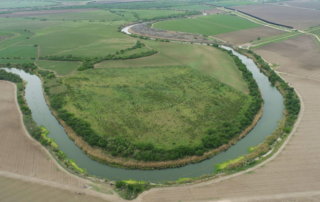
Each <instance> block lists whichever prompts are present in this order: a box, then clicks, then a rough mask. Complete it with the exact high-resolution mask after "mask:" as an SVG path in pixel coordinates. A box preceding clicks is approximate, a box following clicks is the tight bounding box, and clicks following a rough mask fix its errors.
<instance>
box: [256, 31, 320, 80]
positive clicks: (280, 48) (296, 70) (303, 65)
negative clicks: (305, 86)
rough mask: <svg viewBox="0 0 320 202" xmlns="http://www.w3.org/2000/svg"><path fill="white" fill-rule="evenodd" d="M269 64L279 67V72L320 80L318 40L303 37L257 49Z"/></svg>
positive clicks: (306, 36)
mask: <svg viewBox="0 0 320 202" xmlns="http://www.w3.org/2000/svg"><path fill="white" fill-rule="evenodd" d="M255 52H257V54H259V55H261V56H262V57H263V58H264V59H266V60H267V61H268V62H271V63H274V64H277V65H279V66H280V67H277V71H280V72H286V73H289V74H294V75H299V76H304V77H308V78H315V79H320V74H319V71H318V70H319V64H320V58H319V57H318V56H319V54H320V50H319V47H318V45H317V43H316V39H315V38H314V37H313V36H308V35H302V36H298V37H295V38H291V39H288V40H285V41H281V42H278V43H273V44H269V45H266V46H262V47H259V48H257V49H255Z"/></svg>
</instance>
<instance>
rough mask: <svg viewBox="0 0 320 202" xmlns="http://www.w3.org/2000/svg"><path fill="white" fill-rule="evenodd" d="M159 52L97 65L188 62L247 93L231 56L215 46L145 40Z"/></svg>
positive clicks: (151, 64)
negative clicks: (148, 55) (144, 56)
mask: <svg viewBox="0 0 320 202" xmlns="http://www.w3.org/2000/svg"><path fill="white" fill-rule="evenodd" d="M142 43H145V44H147V45H148V46H149V47H151V48H152V49H155V50H158V51H159V52H160V53H158V54H156V55H153V56H150V57H146V58H139V59H133V60H125V61H105V62H102V63H100V64H98V65H97V67H98V68H114V67H142V66H159V65H160V66H168V65H186V66H190V67H192V68H194V69H196V70H199V71H202V72H204V73H206V74H208V75H210V76H211V77H213V78H215V79H217V80H219V81H221V82H223V83H226V84H228V85H230V86H232V87H234V88H236V89H238V90H240V91H242V92H245V93H248V87H247V84H246V83H245V82H244V81H243V80H242V78H241V74H240V72H239V70H238V68H237V67H236V66H235V64H234V62H233V61H232V60H231V58H230V56H229V55H228V54H226V53H223V52H221V51H219V50H217V49H215V48H212V47H209V46H201V45H190V44H178V43H161V42H157V41H142Z"/></svg>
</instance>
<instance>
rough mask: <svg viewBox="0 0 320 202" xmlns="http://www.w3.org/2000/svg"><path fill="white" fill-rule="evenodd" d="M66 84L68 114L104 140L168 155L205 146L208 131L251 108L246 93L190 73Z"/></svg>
mask: <svg viewBox="0 0 320 202" xmlns="http://www.w3.org/2000/svg"><path fill="white" fill-rule="evenodd" d="M62 82H63V84H64V85H66V86H70V88H68V92H67V93H68V97H67V100H66V102H67V104H66V105H65V106H64V109H67V110H68V111H69V112H71V113H74V114H76V116H77V117H79V118H81V119H84V120H86V121H88V122H89V123H90V124H91V126H92V127H93V129H94V130H95V131H98V132H99V134H100V135H101V136H104V137H109V138H110V137H117V136H119V135H120V136H123V137H124V138H126V139H128V140H130V142H136V143H139V142H144V143H153V144H154V145H155V147H157V148H164V149H172V148H173V147H176V146H180V145H197V144H200V143H201V138H202V137H204V135H206V130H208V127H213V126H215V129H216V130H219V129H220V128H223V126H222V125H221V124H222V123H224V122H226V121H227V122H234V121H236V120H238V119H239V118H240V116H241V115H242V114H243V113H244V111H246V109H247V107H248V104H249V103H250V98H249V97H248V96H247V95H245V94H244V93H241V92H239V91H237V90H234V89H233V88H231V87H229V86H227V85H223V84H221V83H220V82H218V81H217V80H215V79H213V78H210V77H209V76H207V75H205V74H203V73H201V72H198V71H197V70H194V69H192V68H190V67H181V66H180V67H179V66H169V67H142V68H141V67H140V68H105V69H95V70H87V71H85V72H79V73H77V74H75V75H73V76H69V77H66V78H63V79H62ZM177 85H178V86H177ZM75 87H76V88H77V90H72V89H74V88H75ZM213 89H219V90H213ZM212 91H213V92H212ZM84 97H87V98H89V100H90V101H89V100H88V99H83V98H84ZM105 103H108V105H107V106H106V105H105ZM132 103H133V104H132ZM195 103H197V104H195ZM214 103H215V104H214ZM213 106H214V107H213ZM221 108H223V109H224V113H221ZM104 114H105V115H104ZM209 114H211V115H210V118H209ZM213 114H214V115H213ZM204 117H207V118H205V119H206V121H203V120H204ZM200 120H201V121H200ZM115 134H116V135H115Z"/></svg>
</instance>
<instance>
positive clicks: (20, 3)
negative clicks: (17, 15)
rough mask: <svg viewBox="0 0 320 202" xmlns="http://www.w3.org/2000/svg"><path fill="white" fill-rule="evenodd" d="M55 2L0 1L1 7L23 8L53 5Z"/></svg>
mask: <svg viewBox="0 0 320 202" xmlns="http://www.w3.org/2000/svg"><path fill="white" fill-rule="evenodd" d="M55 4H57V3H55V2H46V1H1V4H0V9H1V8H25V7H37V6H49V5H55Z"/></svg>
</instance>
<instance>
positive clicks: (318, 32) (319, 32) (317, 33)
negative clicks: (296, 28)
mask: <svg viewBox="0 0 320 202" xmlns="http://www.w3.org/2000/svg"><path fill="white" fill-rule="evenodd" d="M311 33H313V34H316V35H318V36H319V37H320V28H319V29H318V30H315V31H312V32H311Z"/></svg>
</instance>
